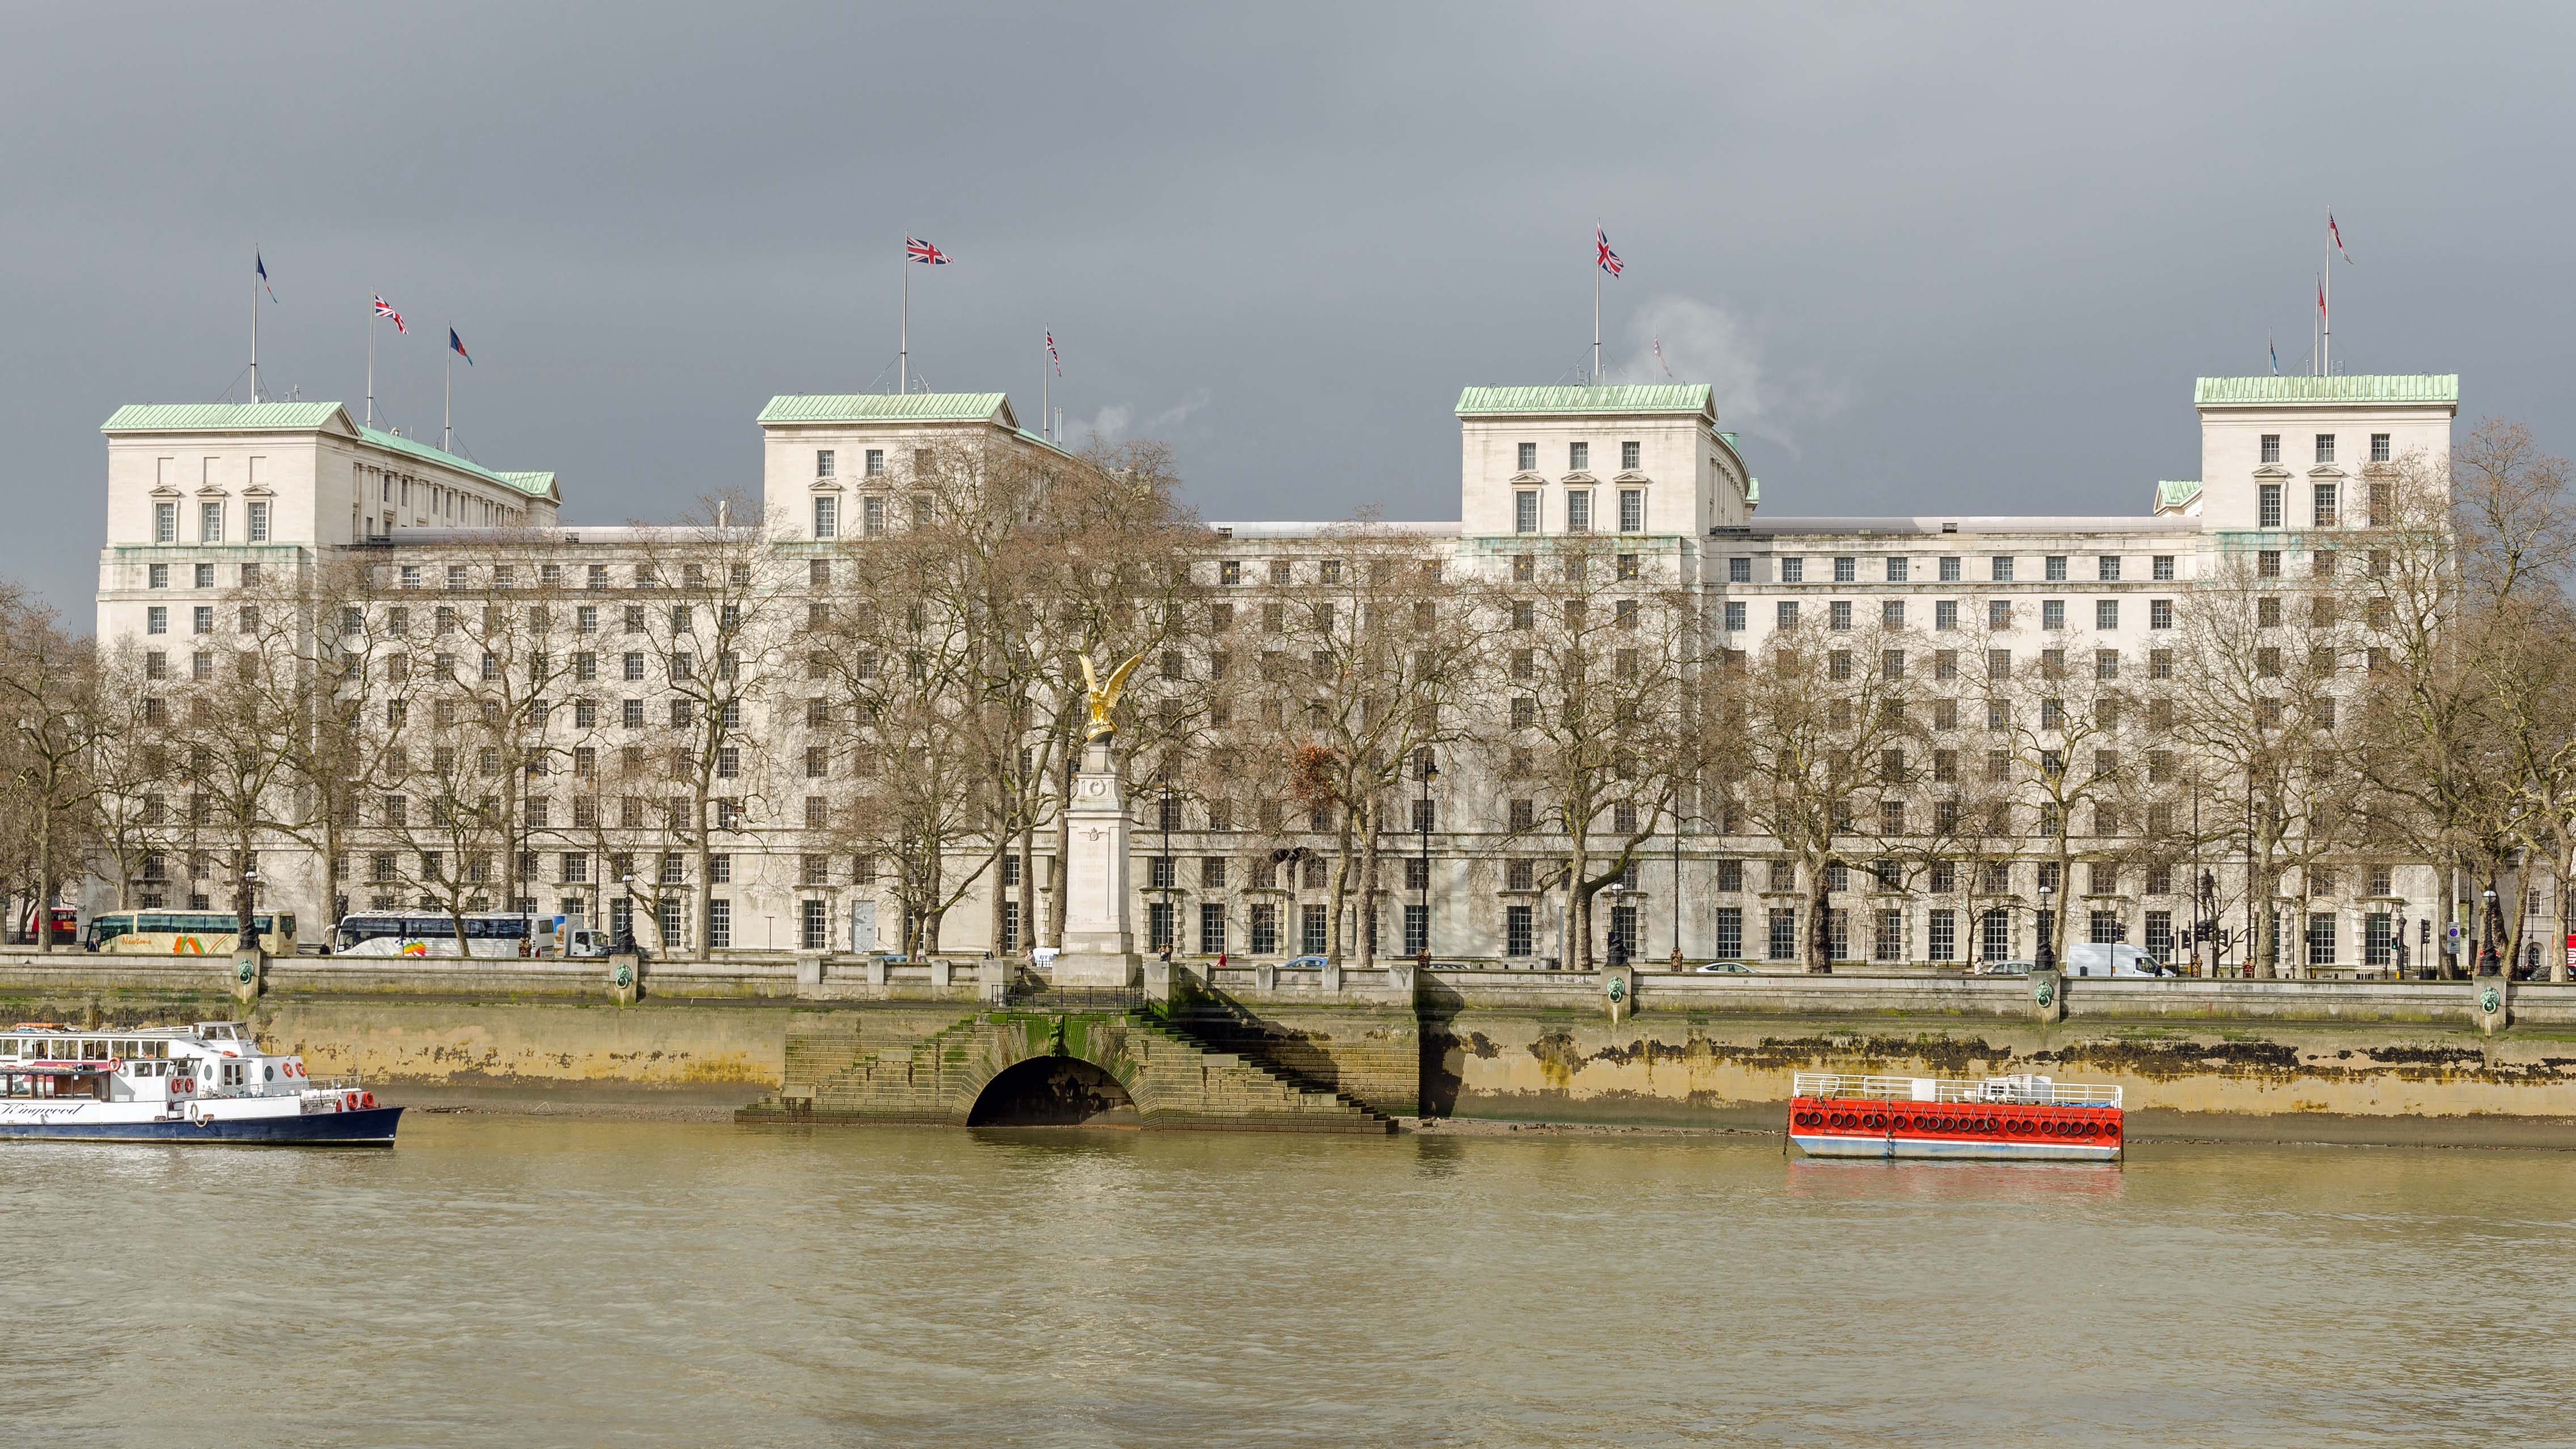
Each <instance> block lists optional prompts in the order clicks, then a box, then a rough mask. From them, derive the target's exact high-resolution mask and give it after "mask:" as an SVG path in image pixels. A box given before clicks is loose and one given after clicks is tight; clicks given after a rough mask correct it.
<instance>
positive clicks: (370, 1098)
mask: <svg viewBox="0 0 2576 1449" xmlns="http://www.w3.org/2000/svg"><path fill="white" fill-rule="evenodd" d="M375 1105H376V1094H375V1093H373V1092H342V1093H341V1094H340V1110H341V1111H343V1112H361V1111H372V1110H374V1108H375Z"/></svg>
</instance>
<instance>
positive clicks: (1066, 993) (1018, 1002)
mask: <svg viewBox="0 0 2576 1449" xmlns="http://www.w3.org/2000/svg"><path fill="white" fill-rule="evenodd" d="M1006 999H1007V1000H1008V1001H1009V1003H1010V1004H1011V1005H1012V1006H1014V1007H1020V1008H1025V1009H1027V1010H1030V1011H1138V1010H1141V1009H1143V1007H1144V1005H1145V993H1144V992H1142V991H1139V990H1136V989H1135V988H1133V987H1127V986H1043V985H1038V984H1035V983H1029V984H1019V983H1014V984H1013V985H1012V987H1011V988H1010V991H1009V993H1008V994H1007V997H1006Z"/></svg>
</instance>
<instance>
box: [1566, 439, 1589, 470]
mask: <svg viewBox="0 0 2576 1449" xmlns="http://www.w3.org/2000/svg"><path fill="white" fill-rule="evenodd" d="M1591 466H1592V445H1591V444H1590V443H1568V444H1566V445H1565V471H1567V472H1568V473H1580V472H1582V471H1583V470H1584V469H1586V468H1589V467H1591Z"/></svg>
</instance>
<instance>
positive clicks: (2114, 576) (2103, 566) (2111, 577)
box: [2093, 553, 2120, 584]
mask: <svg viewBox="0 0 2576 1449" xmlns="http://www.w3.org/2000/svg"><path fill="white" fill-rule="evenodd" d="M2093 572H2094V576H2095V577H2096V578H2098V579H2100V580H2101V581H2102V582H2103V583H2106V584H2116V583H2118V582H2119V581H2120V556H2119V555H2118V554H2116V553H2106V554H2104V555H2102V556H2101V557H2100V558H2098V559H2095V560H2094V561H2093Z"/></svg>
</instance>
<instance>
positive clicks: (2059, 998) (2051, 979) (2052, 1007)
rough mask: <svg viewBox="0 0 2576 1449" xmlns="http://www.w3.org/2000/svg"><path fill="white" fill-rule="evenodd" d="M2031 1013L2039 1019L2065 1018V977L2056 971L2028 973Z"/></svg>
mask: <svg viewBox="0 0 2576 1449" xmlns="http://www.w3.org/2000/svg"><path fill="white" fill-rule="evenodd" d="M2030 1008H2031V1015H2033V1016H2036V1017H2038V1018H2039V1019H2040V1020H2041V1021H2064V1020H2065V1019H2066V977H2065V975H2064V974H2063V973H2061V972H2056V971H2033V972H2032V973H2030Z"/></svg>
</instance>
